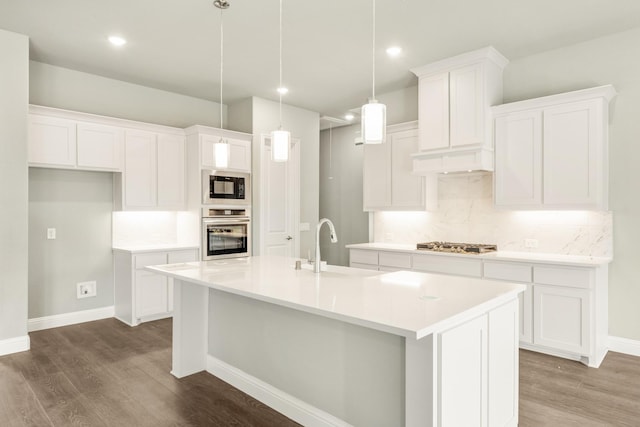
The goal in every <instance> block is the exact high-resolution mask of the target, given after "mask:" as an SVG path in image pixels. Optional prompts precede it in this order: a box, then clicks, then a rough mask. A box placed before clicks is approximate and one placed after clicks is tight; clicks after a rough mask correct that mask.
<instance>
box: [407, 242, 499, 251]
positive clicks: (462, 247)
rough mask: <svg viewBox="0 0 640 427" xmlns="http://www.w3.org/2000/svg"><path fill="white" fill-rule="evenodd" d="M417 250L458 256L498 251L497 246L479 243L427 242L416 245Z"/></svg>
mask: <svg viewBox="0 0 640 427" xmlns="http://www.w3.org/2000/svg"><path fill="white" fill-rule="evenodd" d="M417 247H418V249H422V250H425V251H435V252H453V253H460V254H481V253H485V252H493V251H497V250H498V246H497V245H486V244H480V243H454V242H427V243H418V245H417Z"/></svg>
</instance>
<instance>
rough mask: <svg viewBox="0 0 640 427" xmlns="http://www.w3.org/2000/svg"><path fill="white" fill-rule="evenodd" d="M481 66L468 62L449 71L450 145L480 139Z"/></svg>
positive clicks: (482, 138) (473, 141)
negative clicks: (468, 64)
mask: <svg viewBox="0 0 640 427" xmlns="http://www.w3.org/2000/svg"><path fill="white" fill-rule="evenodd" d="M483 72H484V67H483V65H482V64H475V65H470V66H468V67H462V68H459V69H457V70H453V71H451V72H450V73H449V84H450V88H449V92H450V94H449V99H450V101H449V102H450V113H449V114H451V120H450V132H451V136H450V140H451V147H458V146H461V145H468V144H480V143H482V142H483V141H484V120H485V118H484V117H485V116H484V85H483V83H482V82H483V80H484V79H483Z"/></svg>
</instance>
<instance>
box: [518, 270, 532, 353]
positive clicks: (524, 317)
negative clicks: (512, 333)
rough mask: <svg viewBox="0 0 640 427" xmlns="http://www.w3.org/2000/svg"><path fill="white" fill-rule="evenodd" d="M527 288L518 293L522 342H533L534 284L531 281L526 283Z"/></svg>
mask: <svg viewBox="0 0 640 427" xmlns="http://www.w3.org/2000/svg"><path fill="white" fill-rule="evenodd" d="M524 285H525V286H526V287H527V289H526V290H525V291H524V292H523V293H521V294H520V295H518V304H519V305H520V323H519V325H520V327H519V332H518V335H519V339H520V342H522V343H526V344H531V343H533V286H532V285H531V284H530V283H526V284H524Z"/></svg>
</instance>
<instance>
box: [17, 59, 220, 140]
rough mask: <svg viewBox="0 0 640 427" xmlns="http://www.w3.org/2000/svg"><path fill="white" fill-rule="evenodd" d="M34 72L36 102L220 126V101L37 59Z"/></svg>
mask: <svg viewBox="0 0 640 427" xmlns="http://www.w3.org/2000/svg"><path fill="white" fill-rule="evenodd" d="M30 71H31V74H30V78H29V81H30V89H31V94H30V98H29V101H30V102H31V103H32V104H36V105H45V106H47V107H56V108H63V109H66V110H73V111H82V112H84V113H93V114H99V115H103V116H109V117H119V118H123V119H129V120H136V121H140V122H147V123H156V124H161V125H166V126H175V127H181V128H185V127H188V126H191V125H195V124H198V125H207V126H216V127H218V126H219V125H220V104H219V103H217V102H212V101H207V100H204V99H199V98H193V97H190V96H185V95H179V94H177V93H172V92H167V91H164V90H159V89H154V88H150V87H146V86H140V85H136V84H132V83H127V82H123V81H120V80H114V79H109V78H106V77H101V76H97V75H94V74H88V73H83V72H80V71H75V70H70V69H68V68H62V67H56V66H53V65H49V64H43V63H41V62H35V61H31V70H30ZM223 114H226V107H224V110H223ZM225 122H226V120H225ZM225 127H226V126H225Z"/></svg>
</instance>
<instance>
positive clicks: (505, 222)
mask: <svg viewBox="0 0 640 427" xmlns="http://www.w3.org/2000/svg"><path fill="white" fill-rule="evenodd" d="M525 239H535V240H537V241H538V247H537V248H527V247H525ZM434 240H439V241H451V242H467V243H493V244H497V245H498V249H499V250H504V251H517V252H540V253H556V254H565V255H585V256H604V257H610V256H613V232H612V213H611V212H594V211H513V210H501V209H496V208H495V207H494V205H493V176H492V174H491V173H471V174H464V175H463V174H459V175H458V174H456V175H441V177H440V178H439V180H438V210H437V211H434V212H376V213H375V214H374V241H375V242H387V243H408V244H414V243H418V242H429V241H434Z"/></svg>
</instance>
